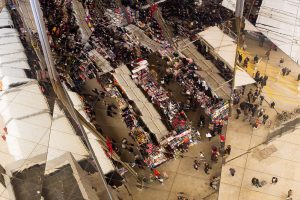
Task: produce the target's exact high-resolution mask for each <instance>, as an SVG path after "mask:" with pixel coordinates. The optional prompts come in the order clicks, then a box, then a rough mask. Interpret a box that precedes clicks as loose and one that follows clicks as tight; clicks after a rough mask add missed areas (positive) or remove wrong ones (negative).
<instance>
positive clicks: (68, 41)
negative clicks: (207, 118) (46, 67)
mask: <svg viewBox="0 0 300 200" xmlns="http://www.w3.org/2000/svg"><path fill="white" fill-rule="evenodd" d="M41 5H42V9H43V11H44V17H45V21H46V25H47V33H48V37H49V41H50V46H51V48H52V51H53V54H54V58H55V65H56V69H57V72H58V74H59V78H60V80H61V81H62V82H64V83H65V85H67V86H68V87H69V88H70V89H71V90H73V91H76V92H78V93H79V94H80V95H81V97H82V101H83V103H84V110H85V112H86V113H87V115H88V117H89V119H90V121H91V122H92V123H96V117H95V116H96V112H95V104H96V102H97V101H100V100H101V99H103V98H104V97H105V95H106V94H103V91H98V90H97V89H95V91H93V92H94V93H95V94H85V93H84V91H83V86H84V85H85V83H86V82H87V81H88V80H90V79H94V78H98V80H99V77H98V73H99V69H98V67H96V66H95V63H93V62H92V61H91V60H89V59H88V58H87V56H86V55H87V53H88V52H89V51H90V50H92V49H96V50H97V52H99V53H100V54H101V55H102V56H103V57H104V58H105V59H106V60H107V61H109V63H110V64H111V66H113V67H114V68H117V67H118V65H119V64H121V63H125V64H128V63H131V62H132V61H133V60H137V59H138V58H141V57H142V58H147V57H148V55H149V54H150V52H149V50H148V49H147V48H145V47H143V46H141V45H140V44H139V43H136V41H133V40H132V39H131V38H130V37H129V35H128V34H127V32H126V30H125V29H124V28H121V27H114V26H111V25H110V24H109V21H110V19H109V18H108V17H107V16H103V17H101V18H100V17H95V16H97V15H96V13H95V12H96V11H95V10H94V9H90V10H89V15H90V18H89V20H90V23H93V33H92V36H91V37H90V39H89V41H88V43H86V44H84V45H83V44H82V43H81V32H80V28H79V26H78V25H77V24H76V20H75V17H74V13H73V11H72V3H71V2H70V1H63V0H62V1H55V2H53V1H44V0H41ZM90 6H91V5H90V1H85V7H86V8H89V7H90ZM201 12H202V11H201ZM203 12H208V11H203ZM213 16H215V17H216V16H219V15H218V14H215V15H213ZM197 20H201V19H200V18H198V19H197ZM210 20H214V17H212V18H211V19H210ZM135 23H137V24H138V26H139V27H141V28H142V29H143V30H144V31H145V32H146V34H148V35H149V36H150V37H151V38H153V39H157V40H163V37H162V33H161V30H160V28H159V26H158V24H157V22H156V21H155V20H154V19H153V18H151V17H149V13H148V11H145V12H140V15H139V16H138V18H137V19H136V20H135ZM174 60H177V61H178V63H177V66H175V67H174V69H175V70H176V73H174V75H173V72H171V73H169V75H168V76H166V77H165V78H166V79H165V82H166V83H168V79H175V80H176V81H177V82H178V83H179V84H180V85H181V86H182V88H183V92H184V94H185V95H186V96H187V97H188V99H189V101H188V105H189V107H184V106H182V108H184V109H190V108H195V109H196V108H198V107H202V108H207V109H210V111H211V112H214V110H216V109H217V108H216V107H215V106H216V105H219V104H222V103H224V102H223V100H222V99H219V98H217V97H216V96H215V95H214V94H213V92H212V91H211V89H210V88H209V87H208V85H207V84H206V82H205V81H204V80H203V79H202V78H201V77H200V76H199V75H198V74H197V73H196V69H197V66H196V65H195V64H194V63H193V62H191V61H190V60H189V59H186V58H181V57H180V58H179V57H178V58H175V59H174ZM147 81H148V82H149V80H147ZM153 82H154V81H153ZM157 88H159V87H158V86H157ZM148 89H149V88H147V90H148ZM157 91H158V90H157ZM157 91H156V92H157ZM152 98H156V97H155V96H152ZM153 102H156V103H157V101H153ZM170 102H171V101H169V100H168V101H166V102H165V101H161V103H162V106H163V107H165V108H166V109H165V112H169V113H172V112H173V111H174V110H176V112H175V115H174V116H172V117H171V118H172V119H174V120H173V121H172V123H173V124H176V126H175V127H184V126H185V125H186V123H187V122H185V124H182V121H183V120H186V119H185V117H183V114H181V112H179V110H181V108H180V109H179V105H177V104H176V103H173V102H172V103H170ZM170 106H173V107H174V108H171V107H170ZM106 113H107V115H108V116H110V117H114V116H115V115H116V114H117V112H116V106H115V105H107V108H106ZM121 115H122V118H123V120H124V122H125V123H126V125H127V127H129V128H130V129H132V127H134V126H136V124H137V120H136V119H135V115H134V113H132V112H131V110H128V109H124V110H122V114H121ZM183 118H184V119H183ZM202 120H203V119H202ZM202 123H204V122H203V121H202ZM222 126H223V123H220V122H216V123H214V125H213V127H212V132H213V134H214V133H218V134H219V133H221V129H222ZM187 144H188V141H187V142H184V143H183V144H182V146H181V147H180V148H182V149H186V146H187ZM140 147H141V148H140V150H141V152H142V155H147V154H151V153H153V152H154V153H155V152H159V147H158V146H156V145H154V144H152V143H148V142H147V143H144V144H141V145H140Z"/></svg>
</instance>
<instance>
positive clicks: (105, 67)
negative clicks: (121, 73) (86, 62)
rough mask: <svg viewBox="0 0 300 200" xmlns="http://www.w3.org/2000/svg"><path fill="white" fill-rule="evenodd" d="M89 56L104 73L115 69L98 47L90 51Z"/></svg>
mask: <svg viewBox="0 0 300 200" xmlns="http://www.w3.org/2000/svg"><path fill="white" fill-rule="evenodd" d="M88 56H89V58H90V59H91V60H92V61H93V62H95V64H96V65H97V67H98V68H99V69H101V71H102V73H107V72H110V71H112V70H114V69H113V68H112V66H111V65H110V63H109V62H108V61H107V60H106V59H105V58H104V57H103V56H102V55H101V54H100V53H99V52H98V51H97V50H96V49H93V50H91V51H89V52H88Z"/></svg>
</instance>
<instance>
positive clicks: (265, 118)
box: [262, 114, 269, 124]
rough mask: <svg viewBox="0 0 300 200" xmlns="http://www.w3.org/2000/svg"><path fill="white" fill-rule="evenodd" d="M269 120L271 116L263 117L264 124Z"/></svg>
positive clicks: (265, 115)
mask: <svg viewBox="0 0 300 200" xmlns="http://www.w3.org/2000/svg"><path fill="white" fill-rule="evenodd" d="M268 119H269V115H267V114H264V115H263V121H262V122H263V124H266V122H267V120H268Z"/></svg>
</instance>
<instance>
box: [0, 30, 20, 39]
mask: <svg viewBox="0 0 300 200" xmlns="http://www.w3.org/2000/svg"><path fill="white" fill-rule="evenodd" d="M11 36H19V33H18V31H17V30H16V29H13V28H1V29H0V38H6V37H11Z"/></svg>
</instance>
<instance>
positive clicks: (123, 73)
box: [113, 65, 169, 141]
mask: <svg viewBox="0 0 300 200" xmlns="http://www.w3.org/2000/svg"><path fill="white" fill-rule="evenodd" d="M113 76H114V78H115V79H116V80H117V82H118V83H119V85H120V87H121V88H122V90H123V91H124V92H125V94H126V95H127V97H128V98H129V99H130V100H132V101H134V103H135V105H136V107H137V108H138V110H139V111H140V113H141V115H142V116H141V119H142V120H143V122H144V123H145V124H146V126H147V127H148V128H149V130H150V131H151V132H152V133H153V134H154V135H155V136H156V138H157V139H158V141H160V140H161V138H163V137H164V136H166V135H167V134H168V133H169V131H168V129H167V128H166V126H165V125H164V124H163V123H162V121H161V116H160V114H159V113H158V112H157V110H156V109H155V107H154V106H153V104H152V103H151V102H149V100H148V99H147V98H146V97H145V95H144V93H143V92H142V91H141V89H140V88H138V87H137V85H136V84H135V83H134V81H133V80H132V78H131V72H130V71H129V70H128V68H127V67H126V66H125V65H122V66H120V67H119V68H117V69H116V70H115V73H113Z"/></svg>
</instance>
